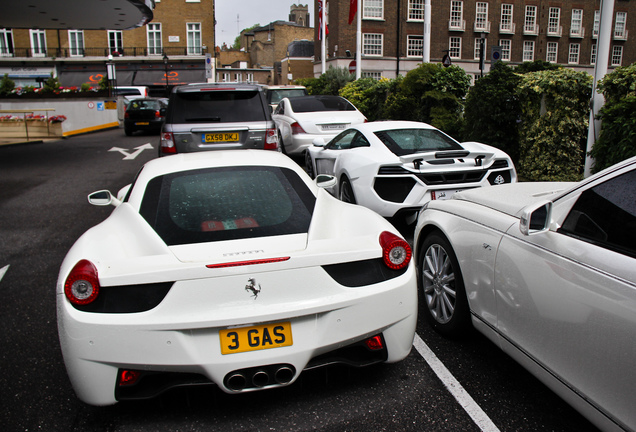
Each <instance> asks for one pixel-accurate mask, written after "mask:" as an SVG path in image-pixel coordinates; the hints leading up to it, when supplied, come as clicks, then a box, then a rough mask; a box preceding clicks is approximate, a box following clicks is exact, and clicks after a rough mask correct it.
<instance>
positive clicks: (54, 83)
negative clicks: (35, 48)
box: [42, 72, 60, 93]
mask: <svg viewBox="0 0 636 432" xmlns="http://www.w3.org/2000/svg"><path fill="white" fill-rule="evenodd" d="M59 91H60V81H59V80H58V79H57V77H54V76H53V72H51V76H50V77H49V78H48V79H47V80H46V81H45V82H44V85H43V86H42V93H58V92H59Z"/></svg>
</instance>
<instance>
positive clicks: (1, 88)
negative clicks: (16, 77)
mask: <svg viewBox="0 0 636 432" xmlns="http://www.w3.org/2000/svg"><path fill="white" fill-rule="evenodd" d="M14 88H15V82H14V81H13V80H12V79H11V78H9V74H4V76H3V77H2V79H1V80H0V96H7V95H10V94H11V92H12V91H13V89H14Z"/></svg>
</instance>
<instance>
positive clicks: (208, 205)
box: [140, 166, 315, 246]
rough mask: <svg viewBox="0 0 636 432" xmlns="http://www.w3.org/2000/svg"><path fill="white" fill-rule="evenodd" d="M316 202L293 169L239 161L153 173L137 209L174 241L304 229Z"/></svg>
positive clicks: (206, 239) (290, 232) (293, 232)
mask: <svg viewBox="0 0 636 432" xmlns="http://www.w3.org/2000/svg"><path fill="white" fill-rule="evenodd" d="M314 204H315V196H314V195H313V193H312V192H311V191H310V190H309V189H308V188H307V185H306V184H305V183H304V182H303V181H302V180H301V179H300V178H299V177H298V175H297V174H296V173H294V172H293V171H292V170H290V169H287V168H279V167H255V166H243V167H228V168H225V167H224V168H206V169H201V170H193V171H185V172H178V173H173V174H168V175H164V176H159V177H155V178H154V179H152V180H151V181H150V182H149V183H148V186H147V188H146V193H145V194H144V198H143V200H142V203H141V208H140V213H141V215H142V216H143V217H144V219H146V221H147V222H148V223H149V224H150V225H151V226H152V227H153V228H154V230H155V231H156V232H157V234H159V236H160V237H161V238H162V239H163V241H164V242H165V243H166V244H167V245H169V246H172V245H180V244H192V243H204V242H214V241H221V240H235V239H245V238H256V237H268V236H275V235H284V234H299V233H306V232H307V231H308V230H309V224H310V222H311V215H312V213H313V208H314Z"/></svg>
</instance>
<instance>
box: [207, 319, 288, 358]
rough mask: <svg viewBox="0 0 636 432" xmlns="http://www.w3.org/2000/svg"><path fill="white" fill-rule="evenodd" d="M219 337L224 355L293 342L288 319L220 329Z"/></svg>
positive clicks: (281, 345)
mask: <svg viewBox="0 0 636 432" xmlns="http://www.w3.org/2000/svg"><path fill="white" fill-rule="evenodd" d="M219 337H220V339H221V354H224V355H225V354H234V353H241V352H247V351H258V350H264V349H269V348H279V347H284V346H291V345H293V344H294V341H293V340H292V331H291V323H290V322H289V321H287V322H281V323H275V324H265V325H259V326H253V327H240V328H231V329H226V330H221V331H219Z"/></svg>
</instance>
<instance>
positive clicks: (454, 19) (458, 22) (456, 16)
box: [448, 0, 466, 31]
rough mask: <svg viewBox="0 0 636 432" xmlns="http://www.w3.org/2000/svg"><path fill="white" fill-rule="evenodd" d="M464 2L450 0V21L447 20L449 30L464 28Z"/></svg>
mask: <svg viewBox="0 0 636 432" xmlns="http://www.w3.org/2000/svg"><path fill="white" fill-rule="evenodd" d="M463 18H464V2H463V1H457V0H452V1H451V10H450V21H449V22H448V29H449V30H462V31H464V30H465V29H466V25H465V24H464V19H463Z"/></svg>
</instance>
